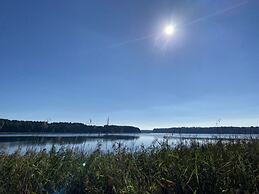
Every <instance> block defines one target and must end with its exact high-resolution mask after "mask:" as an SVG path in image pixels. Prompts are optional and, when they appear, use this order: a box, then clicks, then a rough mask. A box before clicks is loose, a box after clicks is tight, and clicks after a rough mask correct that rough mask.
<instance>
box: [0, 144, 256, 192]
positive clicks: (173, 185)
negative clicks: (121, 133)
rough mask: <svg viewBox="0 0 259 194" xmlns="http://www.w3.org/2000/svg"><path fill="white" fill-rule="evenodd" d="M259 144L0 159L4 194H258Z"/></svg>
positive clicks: (62, 152) (67, 152)
mask: <svg viewBox="0 0 259 194" xmlns="http://www.w3.org/2000/svg"><path fill="white" fill-rule="evenodd" d="M258 161H259V141H258V140H249V141H228V143H223V142H222V141H219V142H217V143H213V144H211V143H207V144H203V145H202V144H199V143H197V142H196V143H195V142H193V143H192V144H191V146H185V145H179V146H177V147H176V148H171V147H170V146H169V145H168V144H167V142H166V140H165V141H164V142H162V143H160V145H159V146H151V147H149V148H147V149H138V150H135V151H131V152H128V151H127V148H125V147H123V146H122V145H121V144H115V145H114V152H112V153H106V154H103V153H101V152H100V151H99V149H98V147H97V149H96V151H95V152H94V153H92V154H89V155H87V154H85V153H83V152H81V151H80V150H65V149H61V150H56V149H55V148H54V147H53V148H52V150H51V151H50V152H46V151H41V152H37V153H36V152H33V151H29V152H27V153H26V154H20V153H19V151H18V152H16V153H14V154H12V155H7V154H4V153H1V154H0V171H1V173H0V183H1V184H0V193H53V192H61V193H62V192H64V193H193V192H196V193H222V192H225V193H236V192H249V193H253V192H255V193H256V192H258V189H259V168H258V166H259V162H258Z"/></svg>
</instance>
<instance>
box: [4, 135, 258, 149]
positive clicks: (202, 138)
mask: <svg viewBox="0 0 259 194" xmlns="http://www.w3.org/2000/svg"><path fill="white" fill-rule="evenodd" d="M218 138H221V139H224V140H226V141H227V140H228V139H249V138H257V139H258V138H259V135H255V134H252V135H251V134H235V135H234V134H233V135H231V134H224V135H222V134H221V135H219V134H174V135H172V134H170V133H140V134H37V135H35V134H30V133H28V134H0V151H1V152H6V153H9V154H11V153H14V152H15V151H16V150H18V149H20V150H21V152H22V153H25V152H26V151H27V150H30V149H33V150H35V151H40V150H43V149H45V150H46V151H49V150H50V149H51V147H52V146H53V145H54V146H55V147H56V148H57V149H60V148H61V147H64V148H72V149H78V150H82V151H84V152H88V153H91V152H93V151H94V150H96V148H97V147H98V145H99V147H100V149H101V150H102V151H103V152H107V151H112V150H113V146H114V145H118V143H120V144H123V145H125V146H126V147H127V148H130V149H133V150H134V149H139V148H141V147H145V148H147V147H149V146H151V145H158V144H159V143H160V142H162V141H165V139H167V140H168V142H169V144H170V145H172V146H176V145H177V144H179V143H180V142H184V143H187V144H188V143H190V141H192V140H194V139H195V140H196V141H199V142H201V143H206V142H213V141H215V139H218Z"/></svg>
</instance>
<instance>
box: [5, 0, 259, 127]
mask: <svg viewBox="0 0 259 194" xmlns="http://www.w3.org/2000/svg"><path fill="white" fill-rule="evenodd" d="M258 10H259V1H256V0H247V1H241V0H228V1H226V0H217V1H215V0H177V1H176V0H175V1H174V0H159V1H158V0H141V1H139V0H109V1H104V0H102V1H101V0H94V1H90V0H89V1H88V0H84V1H83V0H82V1H81V0H76V1H68V0H62V1H61V0H44V1H40V0H26V1H20V0H1V1H0V118H7V119H17V120H48V121H49V122H54V121H68V122H84V123H88V122H89V119H91V120H92V124H96V125H104V124H106V119H107V117H109V118H110V123H111V124H118V125H134V126H138V127H140V128H141V129H153V128H157V127H173V126H215V125H216V122H217V121H218V120H219V119H220V120H221V123H220V125H224V126H230V125H231V126H251V125H254V126H255V125H259V76H258V75H259V12H258ZM167 24H172V25H174V26H175V33H174V34H173V35H172V36H171V37H166V36H165V35H164V34H163V30H164V27H165V25H167Z"/></svg>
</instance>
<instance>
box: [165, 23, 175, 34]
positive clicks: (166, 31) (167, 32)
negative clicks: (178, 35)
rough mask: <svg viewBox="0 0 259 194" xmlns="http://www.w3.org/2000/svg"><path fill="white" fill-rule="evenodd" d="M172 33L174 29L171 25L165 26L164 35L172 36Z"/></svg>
mask: <svg viewBox="0 0 259 194" xmlns="http://www.w3.org/2000/svg"><path fill="white" fill-rule="evenodd" d="M174 32H175V28H174V26H173V25H167V26H165V28H164V33H165V35H167V36H172V35H173V34H174Z"/></svg>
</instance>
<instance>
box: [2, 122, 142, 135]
mask: <svg viewBox="0 0 259 194" xmlns="http://www.w3.org/2000/svg"><path fill="white" fill-rule="evenodd" d="M0 132H7V133H24V132H26V133H140V129H139V128H137V127H133V126H118V125H104V126H95V125H86V124H83V123H68V122H59V123H57V122H55V123H48V122H45V121H17V120H8V119H0Z"/></svg>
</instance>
